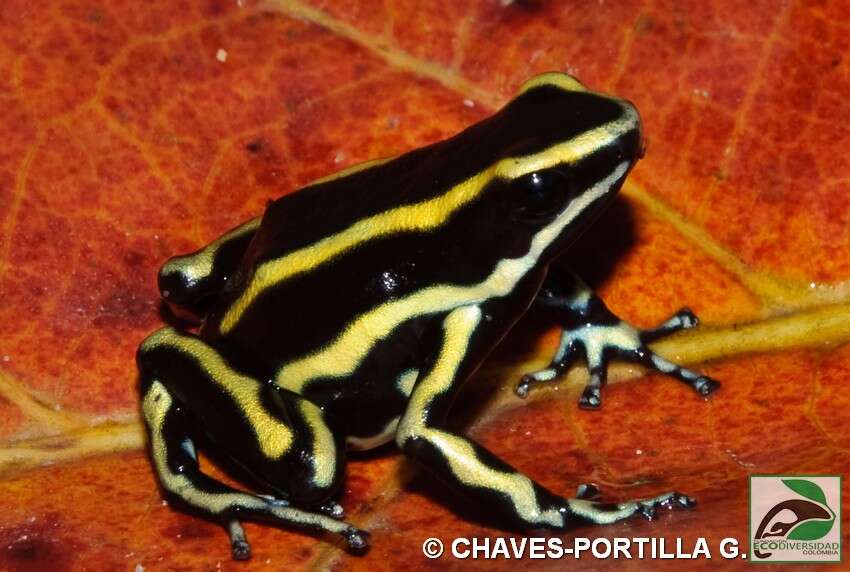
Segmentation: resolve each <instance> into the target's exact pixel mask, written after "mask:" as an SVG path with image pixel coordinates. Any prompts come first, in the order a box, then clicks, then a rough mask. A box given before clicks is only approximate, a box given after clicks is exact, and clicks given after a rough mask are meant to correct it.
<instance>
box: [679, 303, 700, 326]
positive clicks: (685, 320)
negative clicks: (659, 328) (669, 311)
mask: <svg viewBox="0 0 850 572" xmlns="http://www.w3.org/2000/svg"><path fill="white" fill-rule="evenodd" d="M673 317H674V318H678V320H679V323H680V324H681V328H682V329H688V328H695V327H697V326H698V325H699V318H697V315H696V314H694V312H693V310H691V309H690V308H682V309H681V310H679V311H678V312H676V314H675V315H674V316H673Z"/></svg>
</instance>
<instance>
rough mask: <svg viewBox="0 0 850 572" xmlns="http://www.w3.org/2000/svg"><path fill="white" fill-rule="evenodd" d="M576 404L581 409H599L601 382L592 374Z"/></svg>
mask: <svg viewBox="0 0 850 572" xmlns="http://www.w3.org/2000/svg"><path fill="white" fill-rule="evenodd" d="M578 406H579V407H581V408H582V409H599V408H600V407H602V384H601V383H599V382H598V381H597V380H596V379H595V378H594V377H593V376H591V380H590V382H588V384H587V386H586V387H585V388H584V391H583V392H582V393H581V397H580V398H579V400H578Z"/></svg>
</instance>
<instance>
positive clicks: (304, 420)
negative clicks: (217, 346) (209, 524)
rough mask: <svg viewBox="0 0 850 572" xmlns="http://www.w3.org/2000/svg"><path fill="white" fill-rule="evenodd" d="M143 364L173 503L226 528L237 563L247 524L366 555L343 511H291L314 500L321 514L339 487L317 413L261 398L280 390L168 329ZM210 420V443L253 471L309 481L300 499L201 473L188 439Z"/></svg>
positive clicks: (155, 445) (147, 347) (147, 415)
mask: <svg viewBox="0 0 850 572" xmlns="http://www.w3.org/2000/svg"><path fill="white" fill-rule="evenodd" d="M137 359H138V362H139V368H140V371H141V384H140V389H141V393H142V396H141V397H142V414H143V417H144V421H145V426H146V429H147V433H148V438H149V441H150V451H151V456H152V460H153V465H154V469H155V471H156V474H157V477H158V479H159V482H160V483H161V485H162V487H163V489H164V490H165V492H166V493H167V494H168V495H170V496H172V497H175V498H177V499H179V500H180V501H182V502H184V503H186V504H187V505H188V506H190V507H191V508H193V509H195V510H196V511H198V512H200V513H202V514H204V515H207V516H209V517H211V518H214V519H216V520H218V521H220V522H221V523H222V524H224V525H225V526H226V527H227V529H228V532H229V533H230V537H231V550H232V554H233V557H234V558H235V559H245V558H248V557H249V555H250V546H249V544H248V540H247V538H246V537H245V533H244V531H243V530H242V527H241V525H240V523H239V521H240V520H242V519H256V520H271V521H273V522H275V523H278V524H283V525H287V524H288V525H297V526H301V527H306V528H311V529H314V530H319V531H326V532H331V533H334V534H337V535H339V536H341V537H343V538H345V540H346V541H347V542H348V545H349V546H350V547H351V548H354V549H362V548H365V547H366V546H367V537H368V535H367V534H366V533H365V532H364V531H361V530H359V529H357V528H355V527H354V526H352V525H351V524H348V523H346V522H343V521H340V520H338V517H339V516H341V510H340V507H339V506H338V505H337V504H336V503H333V502H325V503H324V504H323V505H321V506H320V507H319V508H317V509H316V510H303V509H301V508H296V507H294V506H292V504H291V503H295V502H298V503H300V502H301V501H300V499H301V498H302V497H303V496H304V495H305V494H312V495H313V497H314V500H315V501H316V503H315V506H318V503H319V502H322V501H321V499H322V498H324V496H326V495H325V494H324V493H326V492H329V491H331V490H333V489H334V487H335V485H336V484H337V483H338V479H339V478H340V470H339V465H338V463H337V462H336V458H335V456H336V453H335V450H334V443H333V441H330V442H328V439H329V438H330V439H332V437H331V435H330V431H329V430H328V429H327V427H325V426H324V424H323V423H322V422H321V421H320V418H319V417H318V413H319V410H318V408H317V407H316V406H315V405H312V404H310V403H308V402H306V400H302V401H294V400H293V401H290V400H289V399H288V397H289V396H288V394H285V395H281V396H277V397H275V395H276V393H270V394H261V393H262V392H263V391H272V392H277V389H275V388H274V387H273V386H270V385H268V384H260V383H259V382H257V381H256V380H253V379H251V378H248V377H246V376H243V375H241V374H239V373H238V372H235V371H233V370H232V369H230V368H229V366H228V365H227V363H226V362H224V360H223V359H222V358H221V357H220V356H219V355H218V354H217V353H216V352H215V350H214V349H213V348H211V347H210V346H208V345H206V344H205V343H204V342H203V341H201V340H199V339H198V338H196V337H194V336H191V335H188V334H181V333H180V332H177V331H175V330H173V329H170V328H164V329H162V330H159V331H158V332H155V333H154V334H153V335H151V336H150V337H149V338H148V339H147V340H145V342H143V343H142V345H141V346H140V348H139V352H138V356H137ZM267 387H268V388H270V389H268V390H266V389H265V388H267ZM225 394H226V395H225ZM198 398H202V399H198ZM276 404H277V405H276ZM278 405H279V407H278ZM205 408H209V409H205ZM231 415H233V419H231V418H230V416H231ZM204 416H206V417H207V420H208V421H210V422H209V423H205V424H203V425H204V427H205V428H208V426H210V427H215V426H216V425H217V424H218V425H220V426H221V427H220V431H221V433H220V434H218V435H213V437H214V441H215V440H216V438H218V439H226V438H232V439H234V440H236V441H238V443H237V446H239V447H241V449H242V452H243V453H244V457H240V458H239V461H240V462H247V463H248V464H250V465H251V466H249V470H253V469H255V468H257V467H259V468H260V471H261V472H262V471H263V470H265V471H266V472H268V471H273V470H278V471H280V473H281V475H282V476H291V475H292V474H293V473H297V474H298V475H299V477H298V478H299V479H301V478H303V479H304V480H306V481H308V482H305V483H304V486H303V487H302V488H301V489H300V490H292V491H286V492H291V494H289V496H288V498H287V499H281V498H277V497H273V496H269V495H263V494H253V493H249V492H243V491H239V490H236V489H234V488H232V487H230V486H228V485H225V484H223V483H221V482H219V481H217V480H215V479H213V478H211V477H209V476H208V475H206V474H204V473H203V472H202V471H201V469H200V466H199V464H198V459H197V455H196V453H195V446H194V442H193V440H192V432H193V430H197V420H198V419H199V418H203V417H204ZM240 423H241V425H240ZM329 451H330V457H329V456H328V453H329ZM234 458H235V457H234ZM263 463H265V464H263ZM299 463H300V465H299ZM260 476H261V477H262V476H263V475H260ZM323 487H324V488H323ZM311 504H312V503H311Z"/></svg>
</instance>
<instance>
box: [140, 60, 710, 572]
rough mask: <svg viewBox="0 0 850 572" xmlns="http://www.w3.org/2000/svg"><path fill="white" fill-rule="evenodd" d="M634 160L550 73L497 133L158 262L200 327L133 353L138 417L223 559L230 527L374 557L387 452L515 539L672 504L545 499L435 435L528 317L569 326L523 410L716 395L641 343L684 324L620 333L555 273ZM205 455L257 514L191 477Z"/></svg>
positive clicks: (527, 383) (174, 489)
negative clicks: (371, 463) (513, 530)
mask: <svg viewBox="0 0 850 572" xmlns="http://www.w3.org/2000/svg"><path fill="white" fill-rule="evenodd" d="M642 155H643V142H642V135H641V122H640V118H639V115H638V113H637V111H636V109H635V108H634V106H633V105H632V104H630V103H629V102H627V101H624V100H622V99H618V98H615V97H611V96H608V95H605V94H602V93H598V92H594V91H591V90H590V89H588V88H586V87H585V86H584V85H583V84H581V83H580V82H579V81H578V80H577V79H575V78H573V77H571V76H569V75H566V74H562V73H554V72H552V73H545V74H542V75H539V76H537V77H534V78H532V79H531V80H529V81H528V82H526V83H525V85H524V86H523V87H522V88H521V89H520V91H519V93H518V94H517V96H516V97H515V98H514V99H513V100H511V101H510V102H509V103H508V104H507V105H506V106H505V107H504V108H502V109H501V110H500V111H499V112H498V113H496V114H495V115H493V116H491V117H489V118H488V119H485V120H483V121H481V122H480V123H477V124H475V125H472V126H471V127H469V128H467V129H466V130H464V131H462V132H461V133H459V134H458V135H455V136H454V137H452V138H450V139H446V140H444V141H441V142H438V143H434V144H432V145H428V146H425V147H422V148H420V149H416V150H414V151H411V152H409V153H406V154H404V155H401V156H398V157H395V158H391V159H386V160H378V161H372V162H369V163H365V164H361V165H358V166H355V167H353V168H349V169H347V170H344V171H342V172H340V173H337V174H335V175H331V176H329V177H326V178H324V179H320V180H318V181H315V182H313V183H311V184H309V185H307V186H306V187H304V188H303V189H301V190H299V191H298V192H295V193H292V194H288V195H285V196H283V197H281V198H279V199H277V200H275V201H273V202H271V203H270V204H269V205H268V206H267V208H266V209H265V212H264V213H263V214H262V216H261V217H259V218H256V219H254V220H251V221H249V222H247V223H245V224H243V225H242V226H239V227H237V228H235V229H233V230H231V231H230V232H227V233H226V234H224V235H223V236H221V237H220V238H218V239H216V240H215V241H213V242H212V243H210V244H209V245H208V246H205V247H203V248H201V249H200V250H198V251H196V252H194V253H192V254H187V255H183V256H177V257H174V258H172V259H170V260H168V261H167V262H166V263H165V264H164V265H163V267H162V269H161V270H160V273H159V288H160V291H161V294H162V297H163V299H164V300H165V301H166V302H167V303H168V304H169V305H171V306H172V307H173V308H175V309H177V310H179V311H181V312H183V313H187V312H188V313H193V314H194V315H196V316H198V317H199V318H200V320H201V325H200V328H199V329H198V333H197V334H194V333H190V332H187V331H180V330H178V329H175V328H171V327H166V328H163V329H160V330H158V331H156V332H154V333H153V334H151V335H150V336H149V337H148V338H147V339H145V340H144V342H143V343H142V344H141V345H140V347H139V350H138V353H137V363H138V367H139V370H140V384H139V387H140V393H141V402H142V414H143V417H144V421H145V426H146V429H147V434H148V438H149V443H150V450H151V458H152V462H153V466H154V469H155V471H156V474H157V477H158V479H159V482H160V483H161V485H162V488H163V489H164V491H165V493H166V494H168V495H169V496H170V497H172V498H176V499H179V500H180V501H182V502H183V503H185V504H187V505H189V507H191V508H193V509H194V510H195V511H197V512H200V513H202V514H203V515H206V516H208V517H210V518H213V519H214V520H217V521H219V522H221V523H222V524H223V525H224V526H225V527H226V528H227V530H228V531H229V534H230V542H231V552H232V556H233V557H234V558H236V559H245V558H248V557H249V555H250V550H251V549H250V545H249V543H248V540H247V538H246V536H245V532H244V530H243V528H242V526H241V524H240V522H241V521H243V520H245V519H260V520H263V519H266V520H270V521H272V522H274V523H276V524H282V525H295V526H301V527H306V528H309V529H313V530H318V531H325V532H329V533H333V534H337V535H340V536H341V537H343V538H344V539H345V540H346V541H347V543H348V545H349V546H350V547H351V548H352V549H355V550H356V549H363V548H365V547H366V546H367V543H368V535H367V533H366V532H365V531H363V530H360V529H358V528H357V527H355V526H353V525H352V524H349V523H347V522H345V521H344V520H343V510H342V507H341V506H340V505H339V504H338V503H337V502H336V501H335V500H334V499H336V498H337V497H338V495H339V493H340V488H341V484H342V481H343V476H344V471H345V456H346V451H349V450H365V449H372V448H374V447H377V446H379V445H381V444H383V443H386V442H388V441H393V440H394V441H395V443H396V445H397V446H398V448H399V449H400V450H401V451H402V452H403V453H404V454H405V455H407V456H409V457H410V458H412V459H414V460H415V461H417V462H418V463H420V464H421V465H424V467H425V468H426V469H428V470H430V471H431V472H432V473H433V474H435V475H436V476H437V477H439V479H440V480H442V481H444V482H445V483H446V484H447V485H448V486H450V487H454V488H455V489H458V490H459V491H461V492H463V493H465V494H466V495H467V496H468V497H470V498H471V499H472V500H473V502H478V503H481V504H485V505H486V506H487V507H488V508H489V509H490V510H491V511H495V513H496V514H497V515H498V516H499V517H501V518H502V519H503V520H504V521H506V522H509V523H511V524H512V525H514V526H517V527H520V528H522V529H541V528H546V529H553V530H564V529H566V528H568V527H570V526H573V525H575V524H577V523H596V524H605V523H613V522H615V521H619V520H621V519H624V518H627V517H630V516H632V515H634V514H641V515H643V516H645V517H649V518H651V517H652V515H653V513H654V511H655V509H656V507H659V506H667V507H677V506H678V507H690V506H692V505H693V504H694V501H693V500H692V499H691V498H690V497H688V496H686V495H684V494H680V493H678V492H668V493H665V494H661V495H658V496H656V497H653V498H648V499H642V500H636V501H631V502H621V503H606V502H600V501H598V500H597V498H596V497H598V490H597V489H596V488H595V487H594V486H592V485H582V486H580V487H579V492H578V493H577V494H576V496H575V498H566V497H564V496H561V495H560V494H557V493H556V492H553V491H550V490H548V489H546V488H544V487H543V486H541V485H540V484H538V483H536V482H535V481H533V480H532V479H531V478H529V477H528V476H526V475H524V474H522V473H521V472H519V471H517V470H516V469H514V468H513V467H511V466H510V465H509V464H508V463H506V462H505V461H502V460H501V459H499V458H497V457H496V456H495V455H494V454H492V453H491V452H489V451H488V450H486V449H485V448H484V447H482V446H481V445H479V444H477V443H475V442H474V441H473V440H471V439H469V438H467V437H465V436H464V435H462V434H459V433H457V432H453V431H451V430H449V429H447V428H446V424H445V419H446V414H447V412H448V409H449V407H450V405H451V403H452V399H453V397H454V396H455V394H456V393H457V390H458V388H459V387H460V385H461V384H462V383H463V382H464V380H466V379H467V378H468V377H469V376H470V374H472V372H474V371H475V369H476V368H477V367H478V366H479V365H480V364H481V362H482V361H483V360H484V359H485V358H486V357H487V355H488V354H489V353H490V351H491V350H492V349H493V348H494V346H496V344H498V343H499V341H500V340H501V339H502V338H503V337H504V336H505V334H506V333H507V332H508V331H509V330H510V329H511V327H512V326H513V325H514V323H515V322H516V321H517V320H518V319H519V318H520V317H521V316H522V315H523V314H524V313H525V312H526V311H527V310H528V309H529V307H531V306H532V305H535V304H536V305H540V306H543V307H545V308H548V311H550V312H552V313H553V315H554V316H556V317H557V318H558V319H559V320H560V322H561V324H562V326H563V334H562V338H561V343H560V346H559V347H558V349H557V352H556V354H555V356H554V358H553V359H552V362H551V364H550V365H549V367H548V368H546V369H544V370H542V371H537V372H533V373H529V374H527V375H525V376H524V377H523V378H522V380H521V382H520V383H519V385H518V386H517V393H518V394H519V395H520V396H525V395H526V394H527V393H528V392H529V390H530V389H531V388H532V387H533V386H535V385H537V384H542V383H548V382H552V381H553V380H555V379H557V378H558V377H559V376H560V375H561V374H562V373H563V372H564V371H565V370H566V369H567V368H568V367H569V366H570V365H571V364H573V362H574V361H576V360H577V359H578V358H584V359H585V360H586V362H587V365H588V369H589V373H590V376H589V381H588V383H587V386H586V388H585V389H584V392H583V394H582V395H581V400H580V406H581V407H584V408H598V407H599V406H600V405H601V399H602V396H601V389H602V387H603V386H604V385H605V378H606V369H607V366H608V362H609V360H611V359H612V358H618V359H623V360H628V361H632V362H637V363H640V364H642V365H644V366H646V367H648V368H652V369H656V370H659V371H661V372H663V373H665V374H668V375H670V376H672V377H674V378H676V379H678V380H680V381H682V382H684V383H686V384H687V385H689V386H691V387H692V388H693V389H694V390H696V391H697V392H698V393H699V394H700V395H702V396H707V395H709V394H710V393H711V392H712V391H713V390H714V389H716V388H717V387H718V383H717V382H716V381H715V380H713V379H711V378H709V377H706V376H703V375H700V374H698V373H694V372H692V371H689V370H687V369H684V368H682V367H680V366H678V365H676V364H673V363H671V362H669V361H667V360H665V359H663V358H662V357H660V356H658V355H656V354H655V353H653V352H652V351H651V350H650V349H649V348H648V347H647V345H646V344H647V342H649V341H651V340H653V339H656V338H659V337H661V336H664V335H667V334H669V333H672V332H675V331H677V330H680V329H683V328H691V327H693V326H695V325H696V324H697V319H696V317H695V316H694V314H693V313H692V312H690V311H689V310H687V309H683V310H681V311H679V312H678V313H677V314H675V315H674V316H673V317H672V318H670V319H669V320H667V321H666V322H664V323H663V324H661V325H659V326H658V327H656V328H654V329H650V330H638V329H636V328H635V327H633V326H631V325H629V324H627V323H625V322H623V321H621V320H620V319H618V318H617V317H615V316H614V315H613V314H612V313H611V312H610V311H609V310H608V308H606V306H605V304H604V303H603V302H602V300H601V299H600V298H598V297H597V296H596V295H594V293H593V292H591V290H590V289H589V288H588V287H587V286H586V285H585V284H584V283H583V282H582V281H581V280H580V279H579V278H578V277H571V278H567V279H564V278H561V279H560V280H556V279H554V278H553V277H547V268H548V266H549V264H550V263H551V262H552V261H553V260H554V259H555V258H556V257H558V256H559V255H561V254H562V253H563V252H564V251H565V250H566V249H567V247H568V246H569V244H570V243H571V242H572V241H573V240H574V239H575V238H576V237H577V236H578V235H579V234H580V233H581V232H582V230H583V229H584V228H585V227H587V226H588V224H590V223H591V222H592V221H593V220H594V219H595V218H596V217H597V215H598V214H599V213H600V212H601V211H602V210H603V209H605V207H606V206H607V205H609V204H610V203H611V201H612V199H613V198H614V196H615V195H616V193H617V191H618V190H619V188H620V187H621V185H622V184H623V181H624V179H625V178H626V176H627V175H628V174H629V171H630V170H631V169H632V167H633V166H634V164H635V162H636V161H637V160H638V159H639V158H640V157H641V156H642ZM200 437H203V438H204V441H203V442H204V443H208V444H210V445H211V446H212V447H213V448H214V449H215V451H216V452H217V453H218V454H220V455H223V456H224V457H225V458H227V459H229V460H232V461H233V462H235V463H236V464H237V465H238V466H240V467H241V468H243V469H244V470H245V471H247V473H248V474H250V476H251V477H253V480H254V481H255V482H256V483H257V484H258V485H259V486H260V488H261V490H262V493H256V492H246V491H241V490H237V489H234V488H232V487H230V486H228V485H225V484H223V483H221V482H219V481H217V480H215V479H213V478H211V477H210V476H208V475H206V474H204V473H203V472H202V471H201V469H200V467H199V463H198V457H197V454H196V447H195V443H196V441H198V439H199V438H200Z"/></svg>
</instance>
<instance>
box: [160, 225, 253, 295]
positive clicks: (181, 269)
mask: <svg viewBox="0 0 850 572" xmlns="http://www.w3.org/2000/svg"><path fill="white" fill-rule="evenodd" d="M259 226H260V217H257V218H254V219H251V220H249V221H248V222H246V223H244V224H242V225H240V226H238V227H236V228H234V229H232V230H230V231H228V232H227V233H225V234H223V235H221V236H220V237H218V238H217V239H216V240H214V241H213V242H211V243H210V244H208V245H207V246H205V247H204V248H203V249H202V250H200V251H199V252H197V253H195V254H188V255H186V256H175V257H174V258H172V259H170V260H169V261H168V262H166V263H165V264H163V265H162V269H161V270H160V271H159V272H160V274H163V275H167V274H174V273H180V274H183V275H184V276H187V277H188V278H189V279H190V280H200V279H202V278H206V277H207V276H209V275H210V274H212V270H213V262H215V255H216V253H217V252H218V250H219V249H220V248H221V247H222V245H224V244H225V243H227V242H229V241H231V240H233V239H235V238H239V237H241V236H244V235H245V234H247V233H249V232H253V231H254V230H256V229H257V227H259Z"/></svg>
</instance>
